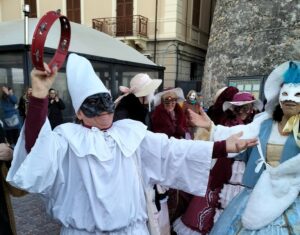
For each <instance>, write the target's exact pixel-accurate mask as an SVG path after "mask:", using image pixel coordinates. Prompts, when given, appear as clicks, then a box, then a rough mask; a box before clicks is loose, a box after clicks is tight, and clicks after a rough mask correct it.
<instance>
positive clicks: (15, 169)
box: [7, 54, 256, 235]
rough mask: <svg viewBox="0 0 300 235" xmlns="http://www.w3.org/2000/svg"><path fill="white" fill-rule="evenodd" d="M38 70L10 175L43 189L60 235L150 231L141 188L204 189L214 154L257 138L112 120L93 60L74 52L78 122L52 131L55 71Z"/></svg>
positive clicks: (71, 74)
mask: <svg viewBox="0 0 300 235" xmlns="http://www.w3.org/2000/svg"><path fill="white" fill-rule="evenodd" d="M45 69H46V71H38V70H35V69H34V70H33V71H32V73H31V79H32V97H31V99H30V102H29V108H28V114H27V118H26V122H25V125H24V127H23V129H22V132H21V135H20V138H19V140H18V143H17V145H16V148H15V151H14V158H13V162H12V166H11V168H10V171H9V173H8V177H7V180H8V181H9V182H10V183H11V184H13V185H15V186H17V187H19V188H22V189H25V190H27V191H29V192H34V193H40V194H42V195H43V196H44V197H45V199H46V203H47V205H46V206H47V211H48V213H49V214H51V215H52V216H53V217H54V218H56V219H57V220H59V221H60V222H61V223H62V229H61V234H63V235H71V234H72V235H88V234H96V235H103V234H109V235H112V234H113V235H125V234H131V235H148V234H149V231H148V228H147V219H148V217H147V209H146V200H145V195H144V188H145V187H146V186H149V185H153V184H156V183H159V184H161V185H165V186H168V187H172V188H178V189H181V190H184V191H186V192H189V193H192V194H195V195H204V194H205V191H206V186H207V180H208V175H209V170H210V166H211V159H212V156H213V157H226V155H227V154H226V152H236V151H238V150H242V149H245V148H246V147H248V146H253V145H255V144H256V139H251V140H240V139H239V136H240V135H241V134H239V135H234V136H231V137H230V138H228V139H227V140H226V141H222V142H216V143H213V142H204V141H188V140H177V139H174V138H171V139H168V137H167V136H166V135H164V134H154V133H152V132H149V131H147V128H146V126H145V125H143V124H142V123H140V122H136V121H133V120H129V119H124V120H120V121H117V122H115V123H112V120H113V112H114V105H113V101H112V98H111V96H110V94H109V92H108V90H107V89H106V88H105V87H104V85H103V84H102V82H101V80H100V79H99V78H98V77H97V75H96V73H95V72H94V70H93V68H92V66H91V63H90V62H89V61H88V60H87V59H85V58H84V57H81V56H78V55H76V54H71V55H69V58H68V62H67V83H68V90H69V93H70V95H71V99H72V104H73V107H74V110H75V112H76V116H77V118H78V119H79V120H80V122H81V124H75V123H65V124H62V125H59V126H57V127H56V128H55V129H54V130H53V131H52V130H51V126H50V124H49V121H48V119H47V93H48V90H49V88H50V87H52V84H53V82H54V79H55V76H56V72H55V71H54V73H53V74H51V73H50V70H49V68H48V66H47V65H45Z"/></svg>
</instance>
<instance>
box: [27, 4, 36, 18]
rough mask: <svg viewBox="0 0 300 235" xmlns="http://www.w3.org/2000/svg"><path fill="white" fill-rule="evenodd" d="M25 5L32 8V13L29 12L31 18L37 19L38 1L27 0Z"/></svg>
mask: <svg viewBox="0 0 300 235" xmlns="http://www.w3.org/2000/svg"><path fill="white" fill-rule="evenodd" d="M24 4H27V5H29V6H30V12H29V17H30V18H36V17H37V14H36V0H25V1H24Z"/></svg>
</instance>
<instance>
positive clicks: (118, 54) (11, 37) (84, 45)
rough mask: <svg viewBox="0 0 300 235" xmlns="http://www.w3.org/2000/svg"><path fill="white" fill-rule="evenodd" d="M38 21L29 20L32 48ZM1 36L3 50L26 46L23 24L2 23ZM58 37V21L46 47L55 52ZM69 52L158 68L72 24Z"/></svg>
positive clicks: (119, 44)
mask: <svg viewBox="0 0 300 235" xmlns="http://www.w3.org/2000/svg"><path fill="white" fill-rule="evenodd" d="M38 20H39V19H37V18H29V27H28V28H29V44H31V41H32V36H33V32H34V29H35V27H36V25H37V23H38ZM0 32H1V37H0V46H10V45H20V44H24V20H18V21H7V22H1V23H0ZM59 36H60V23H59V20H57V21H56V22H55V23H54V24H53V26H52V28H51V30H50V32H49V33H48V36H47V40H46V43H45V47H48V48H53V49H56V48H57V45H58V41H59ZM69 51H71V52H77V53H82V54H87V55H93V56H99V57H104V58H111V59H116V60H121V61H129V62H134V63H140V64H146V65H152V66H156V64H155V63H153V62H152V61H151V60H149V59H148V58H147V57H146V56H144V55H143V54H141V53H139V52H138V51H137V50H135V49H133V48H132V47H130V46H127V45H126V44H125V43H123V42H121V41H119V40H117V39H115V38H113V37H111V36H109V35H107V34H105V33H102V32H100V31H97V30H94V29H92V28H89V27H87V26H84V25H81V24H77V23H73V22H71V44H70V47H69Z"/></svg>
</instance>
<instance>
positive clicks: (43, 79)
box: [31, 63, 57, 98]
mask: <svg viewBox="0 0 300 235" xmlns="http://www.w3.org/2000/svg"><path fill="white" fill-rule="evenodd" d="M44 68H45V71H41V70H37V69H35V68H34V69H33V70H32V71H31V83H32V96H34V97H37V98H45V97H47V95H48V91H49V89H50V88H51V87H52V84H53V82H54V80H55V77H56V74H57V68H56V67H54V68H53V70H52V71H53V72H52V73H51V70H50V68H49V66H48V65H47V64H46V63H44Z"/></svg>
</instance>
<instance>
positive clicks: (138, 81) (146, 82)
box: [119, 73, 162, 97]
mask: <svg viewBox="0 0 300 235" xmlns="http://www.w3.org/2000/svg"><path fill="white" fill-rule="evenodd" d="M161 83H162V80H161V79H151V78H150V77H149V75H148V74H146V73H139V74H137V75H135V76H134V77H133V78H132V79H131V80H130V88H128V87H125V86H120V87H119V88H120V91H121V92H123V93H133V94H134V95H135V96H136V97H143V96H147V95H150V94H151V93H154V91H155V90H156V89H157V88H158V87H159V85H160V84H161Z"/></svg>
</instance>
